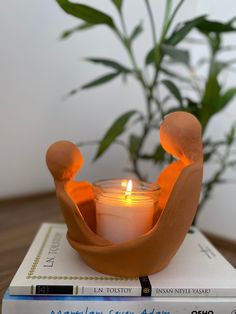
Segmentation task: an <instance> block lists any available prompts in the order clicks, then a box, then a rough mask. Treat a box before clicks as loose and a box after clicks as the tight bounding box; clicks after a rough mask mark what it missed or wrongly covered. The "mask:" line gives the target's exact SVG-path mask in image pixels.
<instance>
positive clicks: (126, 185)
mask: <svg viewBox="0 0 236 314" xmlns="http://www.w3.org/2000/svg"><path fill="white" fill-rule="evenodd" d="M94 190H95V201H96V225H97V228H96V230H97V234H98V235H100V236H101V237H103V238H104V239H107V240H110V241H111V242H113V243H121V242H124V241H128V240H133V239H135V238H137V237H138V236H140V235H142V234H144V233H146V232H147V231H149V230H150V229H151V228H152V225H153V214H154V208H155V207H156V204H157V200H158V194H159V187H158V186H156V185H154V184H149V183H145V182H141V181H132V180H129V181H128V180H104V181H98V182H97V183H95V184H94Z"/></svg>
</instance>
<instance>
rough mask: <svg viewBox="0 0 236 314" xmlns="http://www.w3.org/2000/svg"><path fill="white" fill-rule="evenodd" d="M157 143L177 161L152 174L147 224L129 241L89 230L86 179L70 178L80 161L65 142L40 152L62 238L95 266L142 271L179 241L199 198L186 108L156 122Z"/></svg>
mask: <svg viewBox="0 0 236 314" xmlns="http://www.w3.org/2000/svg"><path fill="white" fill-rule="evenodd" d="M160 143H161V145H162V147H163V148H164V150H165V151H166V152H168V153H169V154H171V155H172V156H173V157H176V158H177V160H176V161H174V162H173V163H171V164H170V165H168V166H167V167H166V168H165V169H164V170H163V171H162V172H161V174H160V176H159V177H158V178H157V181H156V182H157V184H158V185H159V186H160V188H161V190H160V199H159V203H158V209H157V212H156V214H155V218H154V221H153V227H152V229H151V230H150V231H149V232H147V233H146V234H144V235H142V236H140V237H138V238H137V239H135V240H131V241H127V242H123V243H120V244H113V243H111V242H110V241H108V240H105V239H103V238H101V237H100V236H98V235H97V234H96V233H95V230H96V211H95V203H94V195H93V189H92V184H91V183H89V182H76V181H74V179H73V178H74V177H75V175H76V174H77V172H78V171H79V170H80V168H81V167H82V164H83V158H82V155H81V153H80V150H79V149H78V148H77V146H76V145H74V144H73V143H71V142H68V141H59V142H56V143H54V144H52V145H51V146H50V147H49V149H48V151H47V155H46V162H47V166H48V168H49V170H50V172H51V174H52V176H53V178H54V181H55V186H56V194H57V198H58V201H59V204H60V207H61V210H62V213H63V215H64V218H65V222H66V224H67V227H68V232H67V239H68V241H69V243H70V245H71V246H72V247H73V248H74V249H75V250H76V251H77V252H78V253H79V254H80V255H81V257H82V258H83V260H84V261H85V262H86V263H87V264H88V265H89V266H90V267H92V268H93V269H95V270H96V271H99V272H102V273H104V274H109V275H114V276H120V277H129V278H130V277H139V276H146V275H150V274H153V273H156V272H159V271H161V270H162V269H163V268H164V267H166V266H167V265H168V263H169V262H170V261H171V259H172V257H173V256H174V255H175V254H176V252H177V250H178V248H179V247H180V245H181V243H182V242H183V240H184V238H185V235H186V233H187V232H188V229H189V227H190V225H191V223H192V221H193V218H194V216H195V213H196V209H197V206H198V202H199V196H200V190H201V183H202V172H203V153H202V140H201V126H200V123H199V122H198V120H197V119H196V118H195V117H194V116H193V115H191V114H190V113H186V112H174V113H171V114H169V115H168V116H166V117H165V119H164V121H163V122H162V124H161V126H160Z"/></svg>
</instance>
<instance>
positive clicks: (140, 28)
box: [129, 22, 143, 43]
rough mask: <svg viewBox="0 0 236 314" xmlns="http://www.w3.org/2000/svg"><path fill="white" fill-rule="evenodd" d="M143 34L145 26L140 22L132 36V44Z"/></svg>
mask: <svg viewBox="0 0 236 314" xmlns="http://www.w3.org/2000/svg"><path fill="white" fill-rule="evenodd" d="M142 32H143V25H142V22H140V23H139V24H138V25H137V26H136V27H135V28H134V29H133V31H132V33H131V35H130V38H129V40H130V43H132V42H133V41H134V40H135V39H136V38H137V37H138V36H139V35H140V34H141V33H142Z"/></svg>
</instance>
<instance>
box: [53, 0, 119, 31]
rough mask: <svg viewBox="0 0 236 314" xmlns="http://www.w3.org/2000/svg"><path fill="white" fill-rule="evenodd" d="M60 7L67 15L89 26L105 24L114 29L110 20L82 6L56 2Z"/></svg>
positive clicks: (95, 10) (59, 0)
mask: <svg viewBox="0 0 236 314" xmlns="http://www.w3.org/2000/svg"><path fill="white" fill-rule="evenodd" d="M56 1H57V3H58V4H59V5H60V7H61V8H62V9H63V10H64V11H65V12H66V13H68V14H70V15H73V16H75V17H77V18H79V19H81V20H83V21H85V22H87V23H89V24H95V25H96V24H105V25H107V26H109V27H111V28H114V27H115V26H114V23H113V20H112V18H111V17H110V16H109V15H107V14H106V13H103V12H101V11H98V10H97V9H94V8H92V7H89V6H87V5H84V4H79V3H73V2H70V1H68V0H56Z"/></svg>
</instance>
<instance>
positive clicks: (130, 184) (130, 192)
mask: <svg viewBox="0 0 236 314" xmlns="http://www.w3.org/2000/svg"><path fill="white" fill-rule="evenodd" d="M132 189H133V182H132V180H129V181H128V184H127V187H126V191H125V198H127V197H128V196H130V195H131V194H132Z"/></svg>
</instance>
